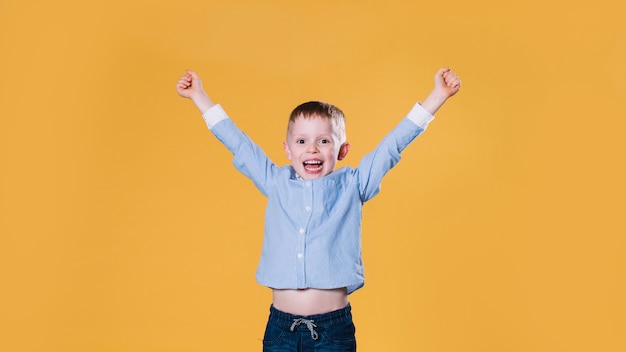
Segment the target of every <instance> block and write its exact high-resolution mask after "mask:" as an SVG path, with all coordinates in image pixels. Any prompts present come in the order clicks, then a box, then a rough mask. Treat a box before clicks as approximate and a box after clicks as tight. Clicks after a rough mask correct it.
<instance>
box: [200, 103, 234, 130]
mask: <svg viewBox="0 0 626 352" xmlns="http://www.w3.org/2000/svg"><path fill="white" fill-rule="evenodd" d="M202 118H203V119H204V122H206V124H207V126H209V129H210V128H213V126H215V125H216V124H217V123H218V122H220V121H222V120H226V119H228V118H229V117H228V115H227V114H226V111H224V109H223V108H222V106H221V105H220V104H216V105H213V106H212V107H211V108H209V110H207V111H205V112H204V114H202Z"/></svg>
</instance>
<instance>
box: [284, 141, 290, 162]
mask: <svg viewBox="0 0 626 352" xmlns="http://www.w3.org/2000/svg"><path fill="white" fill-rule="evenodd" d="M283 149H285V155H286V156H287V159H288V160H291V149H289V145H288V144H287V142H283Z"/></svg>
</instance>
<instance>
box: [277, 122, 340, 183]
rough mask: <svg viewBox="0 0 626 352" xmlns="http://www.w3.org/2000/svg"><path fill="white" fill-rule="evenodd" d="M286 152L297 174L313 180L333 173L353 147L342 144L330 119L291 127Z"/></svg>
mask: <svg viewBox="0 0 626 352" xmlns="http://www.w3.org/2000/svg"><path fill="white" fill-rule="evenodd" d="M284 148H285V154H286V155H287V159H289V160H291V165H292V166H293V168H294V169H295V171H296V173H297V174H298V175H300V177H302V178H303V179H305V180H311V179H316V178H320V177H324V176H326V175H328V174H330V173H331V172H333V170H334V169H335V164H336V163H337V160H341V159H343V158H344V157H345V156H346V154H348V150H349V149H350V144H348V143H343V144H341V141H340V140H339V138H338V136H337V133H336V132H335V131H334V130H333V126H332V123H331V122H330V120H329V119H325V118H320V117H317V116H313V117H311V118H308V119H305V118H302V117H299V118H297V119H296V120H295V121H294V122H293V123H291V125H290V128H289V131H288V133H287V141H286V142H285V143H284Z"/></svg>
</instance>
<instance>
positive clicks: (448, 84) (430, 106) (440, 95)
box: [422, 67, 461, 115]
mask: <svg viewBox="0 0 626 352" xmlns="http://www.w3.org/2000/svg"><path fill="white" fill-rule="evenodd" d="M459 89H461V80H460V79H459V77H457V75H456V74H455V73H454V72H452V71H450V69H449V68H448V67H444V68H440V69H439V71H437V73H436V74H435V88H433V90H432V92H431V93H430V94H429V95H428V97H426V99H425V100H424V101H423V102H422V106H423V107H424V109H426V110H428V111H429V112H430V113H431V114H433V115H434V114H435V112H437V110H439V108H440V107H441V106H442V105H443V104H444V103H445V102H446V100H448V98H450V97H451V96H453V95H455V94H456V93H457V92H458V91H459Z"/></svg>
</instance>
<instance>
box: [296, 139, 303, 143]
mask: <svg viewBox="0 0 626 352" xmlns="http://www.w3.org/2000/svg"><path fill="white" fill-rule="evenodd" d="M296 143H297V144H304V139H298V140H296Z"/></svg>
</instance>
